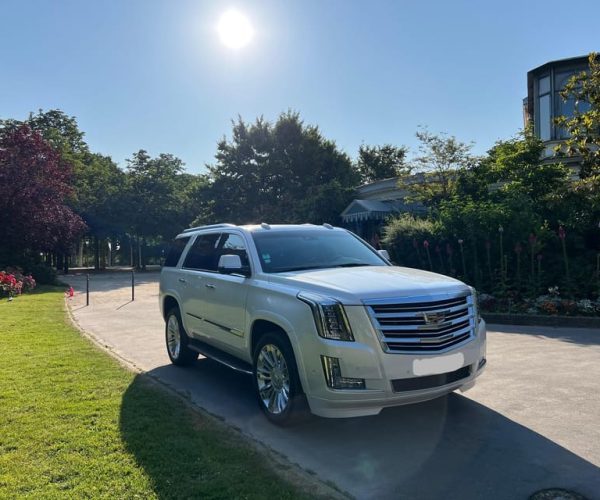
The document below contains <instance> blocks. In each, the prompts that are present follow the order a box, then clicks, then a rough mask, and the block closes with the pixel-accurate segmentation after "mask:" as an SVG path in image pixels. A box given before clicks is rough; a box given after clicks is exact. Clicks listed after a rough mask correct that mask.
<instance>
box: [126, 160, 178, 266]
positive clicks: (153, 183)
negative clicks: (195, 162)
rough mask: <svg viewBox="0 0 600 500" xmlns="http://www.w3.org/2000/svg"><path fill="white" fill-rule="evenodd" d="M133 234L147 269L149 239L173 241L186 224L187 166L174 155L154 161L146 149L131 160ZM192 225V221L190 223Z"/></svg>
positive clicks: (129, 198)
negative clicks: (183, 180) (183, 182)
mask: <svg viewBox="0 0 600 500" xmlns="http://www.w3.org/2000/svg"><path fill="white" fill-rule="evenodd" d="M127 164H128V165H127V201H126V203H127V208H128V212H129V232H130V233H131V234H133V235H135V236H136V238H137V243H138V255H139V256H140V258H139V260H138V263H139V265H140V266H141V267H144V262H145V255H144V254H143V251H142V249H143V247H145V245H146V241H147V240H148V239H149V238H163V239H169V238H172V237H173V236H175V235H176V234H177V233H178V232H180V231H181V230H182V229H183V227H184V226H185V224H182V221H181V218H180V212H181V203H182V198H181V193H180V191H179V188H180V187H181V180H180V178H181V175H182V174H183V162H182V161H181V160H180V159H179V158H177V157H175V156H173V155H171V154H160V155H159V156H158V157H156V158H152V157H151V156H150V155H149V154H148V153H147V152H146V151H144V150H143V149H141V150H139V151H138V152H137V153H134V154H133V156H132V157H131V158H130V159H129V160H127ZM188 222H189V221H188Z"/></svg>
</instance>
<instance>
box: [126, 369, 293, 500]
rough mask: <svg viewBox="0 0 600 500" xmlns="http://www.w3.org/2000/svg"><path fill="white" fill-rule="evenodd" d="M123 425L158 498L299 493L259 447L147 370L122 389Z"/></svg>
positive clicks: (128, 440)
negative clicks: (238, 436)
mask: <svg viewBox="0 0 600 500" xmlns="http://www.w3.org/2000/svg"><path fill="white" fill-rule="evenodd" d="M120 431H121V436H122V439H123V441H124V442H125V445H126V447H127V449H128V450H129V451H130V452H131V453H132V454H133V455H134V456H135V459H136V461H137V463H138V464H139V465H140V466H141V467H142V468H143V469H144V471H145V472H146V473H147V475H148V476H149V478H150V480H151V483H152V487H153V489H154V491H155V493H156V494H157V496H158V497H159V498H174V499H178V498H215V499H216V498H241V497H243V498H252V499H254V498H256V499H260V498H265V497H268V498H273V497H276V498H294V497H295V489H294V488H293V487H292V486H290V485H287V484H285V483H283V482H282V481H281V480H279V479H278V477H277V475H276V474H275V473H274V472H273V470H271V469H270V468H269V467H265V466H263V465H262V461H261V460H260V456H259V455H258V453H257V452H256V450H254V449H253V448H251V447H249V446H247V445H245V444H243V443H242V444H241V445H240V443H239V442H236V441H235V436H232V435H231V433H230V431H229V430H228V428H226V427H224V426H220V425H217V424H216V423H215V422H213V421H212V420H211V419H208V418H207V417H205V416H202V415H201V414H199V413H198V412H197V411H194V410H193V409H192V408H191V407H189V406H187V405H186V404H185V403H184V402H183V401H181V400H180V399H179V398H177V397H175V396H174V395H173V394H170V393H169V392H168V391H166V390H164V388H163V387H160V386H159V385H157V384H156V382H155V381H153V380H151V379H150V377H148V376H147V375H138V376H136V377H135V379H134V381H133V382H132V383H131V384H130V386H129V387H128V388H127V390H126V392H125V393H124V395H123V398H122V405H121V412H120ZM264 495H266V496H264Z"/></svg>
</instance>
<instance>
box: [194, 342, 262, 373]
mask: <svg viewBox="0 0 600 500" xmlns="http://www.w3.org/2000/svg"><path fill="white" fill-rule="evenodd" d="M188 347H189V348H190V349H192V350H194V351H196V352H198V353H200V354H202V356H204V357H206V358H210V359H212V360H214V361H216V362H217V363H221V364H222V365H225V366H227V367H228V368H231V369H232V370H235V371H236V372H240V373H245V374H246V375H252V373H253V371H252V366H251V365H250V364H248V363H246V362H245V361H242V360H241V359H238V358H236V357H235V356H232V355H231V354H228V353H226V352H223V351H221V350H220V349H217V348H216V347H213V346H211V345H208V344H205V343H204V342H200V341H199V340H196V339H190V340H189V343H188Z"/></svg>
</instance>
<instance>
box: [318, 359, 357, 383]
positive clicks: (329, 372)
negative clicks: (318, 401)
mask: <svg viewBox="0 0 600 500" xmlns="http://www.w3.org/2000/svg"><path fill="white" fill-rule="evenodd" d="M321 363H323V372H324V373H325V381H326V382H327V386H328V387H330V388H331V389H364V388H365V379H364V378H348V377H342V370H340V360H339V359H338V358H332V357H329V356H321Z"/></svg>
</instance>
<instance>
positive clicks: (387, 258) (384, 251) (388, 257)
mask: <svg viewBox="0 0 600 500" xmlns="http://www.w3.org/2000/svg"><path fill="white" fill-rule="evenodd" d="M377 253H378V254H379V255H381V256H382V257H383V258H384V259H385V260H387V261H389V260H390V254H389V252H388V251H387V250H377Z"/></svg>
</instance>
